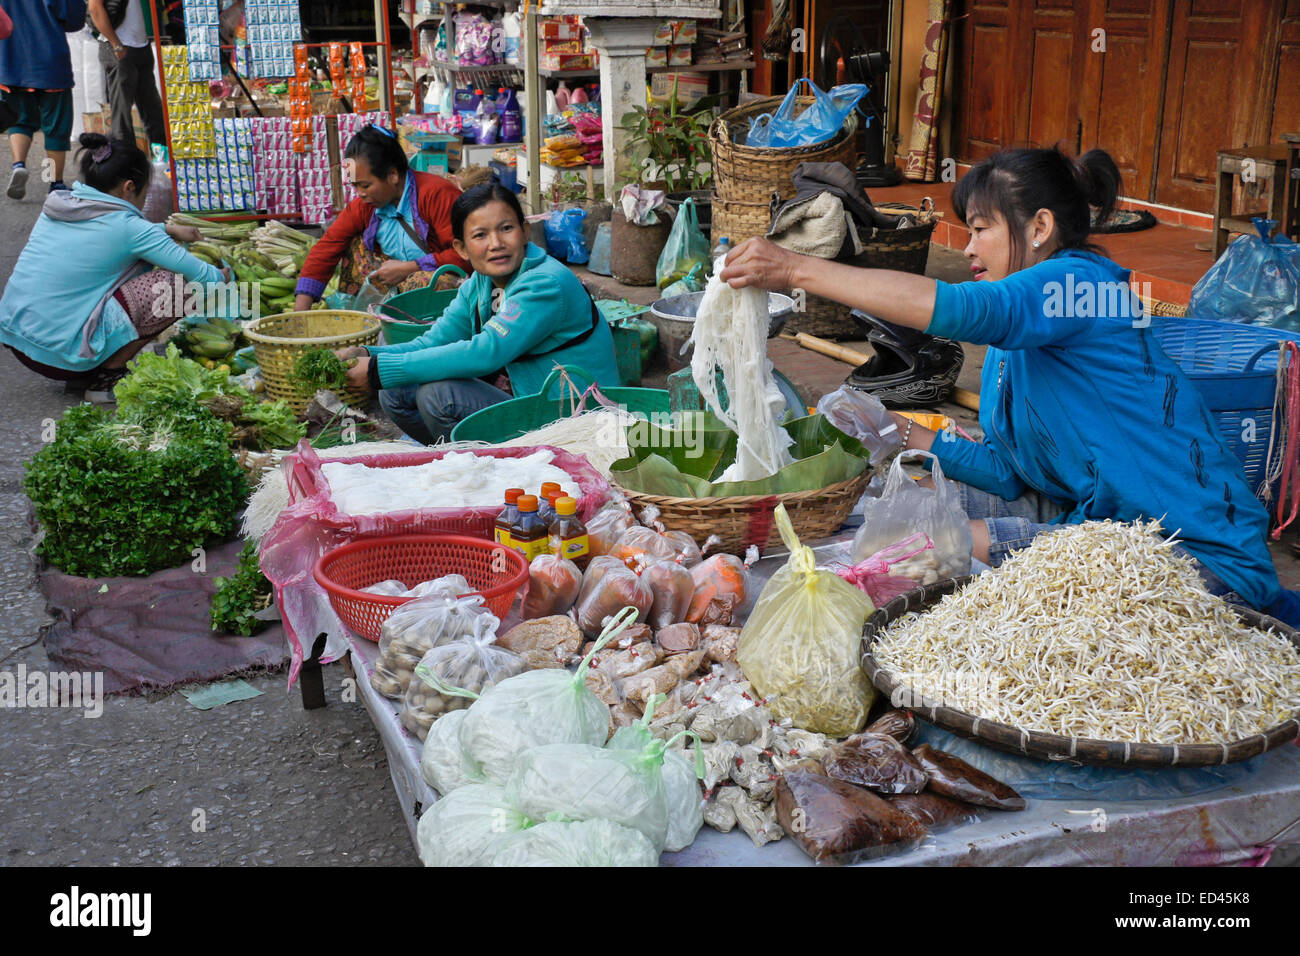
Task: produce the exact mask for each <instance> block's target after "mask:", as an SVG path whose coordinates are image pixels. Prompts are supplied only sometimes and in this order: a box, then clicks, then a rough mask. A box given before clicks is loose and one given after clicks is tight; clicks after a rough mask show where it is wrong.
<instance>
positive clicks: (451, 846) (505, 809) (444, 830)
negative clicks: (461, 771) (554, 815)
mask: <svg viewBox="0 0 1300 956" xmlns="http://www.w3.org/2000/svg"><path fill="white" fill-rule="evenodd" d="M531 822H532V821H530V820H528V819H527V818H526V817H525V816H524V815H523V814H522V813H519V812H518V811H517V810H514V809H512V808H511V806H510V804H508V803H507V802H506V800H505V793H504V791H502V789H501V788H500V787H494V786H491V785H489V784H484V783H477V784H470V785H469V786H465V787H461V788H460V789H459V790H455V791H453V792H452V793H449V794H446V795H445V796H443V798H442V799H441V800H439V801H438V802H437V803H435V804H434V805H433V806H431V807H429V808H428V809H427V810H425V811H424V816H422V817H420V823H419V825H418V826H417V827H416V831H415V833H416V843H417V844H418V845H419V849H420V859H421V860H423V861H424V865H425V866H487V865H489V864H490V863H491V862H492V857H493V855H494V854H495V853H496V851H497V847H498V846H499V845H500V844H501V843H502V841H503V840H504V838H505V837H508V836H510V835H511V834H513V833H518V832H519V831H520V830H523V829H525V828H526V827H528V826H530V825H531Z"/></svg>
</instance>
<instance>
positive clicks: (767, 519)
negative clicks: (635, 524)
mask: <svg viewBox="0 0 1300 956" xmlns="http://www.w3.org/2000/svg"><path fill="white" fill-rule="evenodd" d="M870 480H871V469H870V468H868V469H867V470H866V471H864V472H863V473H862V474H860V475H858V476H857V477H856V478H850V479H849V480H848V481H841V482H838V483H837V484H834V485H827V486H826V487H825V488H818V489H816V490H815V491H796V492H792V493H790V494H784V495H736V496H734V497H730V498H671V497H667V496H664V495H644V494H641V493H640V492H637V491H629V490H628V489H626V488H620V489H619V490H620V491H622V493H623V494H624V495H626V496H627V500H628V503H629V504H631V505H632V507H633V508H635V509H636V510H637V512H638V513H639V512H640V511H641V510H642V509H644V508H645V507H647V506H648V505H654V506H655V507H656V508H658V509H659V519H658V520H659V521H660V522H661V523H662V524H663V526H664V529H665V530H667V531H685V532H687V533H688V534H690V536H691V537H692V538H694V539H695V540H696V541H698V542H700V543H701V544H703V543H704V541H705V539H706V538H708V537H709V536H710V535H717V536H718V537H720V538H721V539H722V543H721V544H719V545H717V546H716V547H715V548H713V549H712V551H713V552H725V553H727V554H735V555H739V556H742V557H743V556H744V554H745V550H746V549H747V548H748V547H749V546H750V545H754V546H755V547H757V548H758V550H759V551H766V550H767V549H768V548H771V547H776V546H778V545H780V544H781V535H780V534H779V533H778V532H777V530H776V521H775V519H774V518H773V512H774V511H775V510H776V506H777V505H782V504H783V505H785V510H786V511H787V512H788V513H789V515H790V523H791V524H792V525H793V526H794V530H795V533H796V534H797V535H798V536H799V539H800V540H801V541H812V540H816V539H817V538H826V537H829V536H830V535H832V534H834V533H835V532H836V531H838V530H839V529H840V526H841V525H842V524H844V519H845V518H847V517H848V516H849V513H850V512H852V511H853V506H854V505H856V504H857V503H858V501H859V499H861V498H862V494H863V492H865V491H866V489H867V483H868V482H869V481H870Z"/></svg>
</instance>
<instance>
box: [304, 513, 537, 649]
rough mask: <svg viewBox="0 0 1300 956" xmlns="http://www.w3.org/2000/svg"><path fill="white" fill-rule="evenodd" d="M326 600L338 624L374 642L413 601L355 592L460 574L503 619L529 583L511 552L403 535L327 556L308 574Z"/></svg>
mask: <svg viewBox="0 0 1300 956" xmlns="http://www.w3.org/2000/svg"><path fill="white" fill-rule="evenodd" d="M312 573H313V574H314V575H315V577H316V581H317V583H319V584H320V586H321V587H323V588H324V589H325V593H327V594H328V595H329V598H330V604H331V605H333V607H334V611H335V613H336V614H338V616H339V618H340V619H341V620H342V621H343V623H344V624H346V625H347V626H348V627H349V628H351V629H352V630H353V631H354V632H356V633H357V634H359V635H361V636H362V637H365V638H369V639H370V640H372V641H378V640H379V629H380V627H381V626H382V625H383V623H384V621H386V620H388V615H390V614H392V613H393V609H394V608H398V607H401V606H402V605H403V604H405V603H406V602H407V601H411V600H414V598H407V597H389V596H387V595H384V594H371V593H369V592H367V591H361V590H359V589H360V588H366V587H370V585H372V584H378V583H379V582H380V581H387V580H389V579H390V578H391V579H394V580H397V581H401V582H402V584H404V585H405V586H406V587H408V588H410V587H414V586H415V585H417V584H419V583H420V582H421V581H431V580H433V579H434V578H440V577H442V576H443V575H447V574H463V575H464V576H465V580H467V581H469V583H470V586H471V587H474V588H476V590H474V591H472V592H470V593H472V594H481V595H483V599H484V603H485V605H486V606H487V609H488V610H489V611H491V612H492V613H493V614H495V615H496V616H497V617H499V618H505V616H506V614H507V612H509V610H510V605H511V604H513V603H514V600H515V595H516V594H517V593H518V592H519V589H520V587H522V586H523V585H524V584H526V583H527V582H528V562H527V560H525V558H524V556H523V555H521V554H520V553H519V552H518V551H515V550H513V549H512V548H507V547H505V546H504V545H500V544H497V543H496V542H495V541H484V540H482V539H480V538H471V537H469V536H467V535H461V534H402V535H389V536H387V537H382V538H362V539H360V540H358V541H352V542H349V543H348V544H345V545H342V546H340V547H337V548H335V549H334V550H333V551H330V552H329V553H328V554H325V555H323V556H322V557H321V559H320V560H319V561H317V562H316V567H315V568H314V569H313V572H312Z"/></svg>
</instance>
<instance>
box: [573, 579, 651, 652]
mask: <svg viewBox="0 0 1300 956" xmlns="http://www.w3.org/2000/svg"><path fill="white" fill-rule="evenodd" d="M653 600H654V594H653V593H652V592H651V591H650V588H649V586H648V585H647V584H646V583H645V582H644V581H642V580H641V578H640V577H639V576H638V575H636V574H635V573H634V572H632V571H629V570H628V569H627V568H609V569H608V570H606V571H604V573H602V574H601V575H600V577H599V578H598V580H597V581H596V583H595V585H594V586H592V587H591V588H590V589H588V588H587V586H586V584H585V583H584V585H583V588H582V596H581V597H579V598H578V606H577V614H578V627H580V628H582V632H583V633H584V634H586V635H587V636H588V637H595V636H596V635H598V634H599V633H600V632H601V629H602V628H603V627H604V626H605V621H606V620H607V619H608V618H611V617H613V616H614V615H616V614H617V613H618V612H619V611H621V610H623V608H625V607H628V606H629V605H630V606H632V607H635V608H636V609H637V621H638V622H640V621H644V620H645V619H646V615H647V614H649V613H650V604H651V602H652V601H653Z"/></svg>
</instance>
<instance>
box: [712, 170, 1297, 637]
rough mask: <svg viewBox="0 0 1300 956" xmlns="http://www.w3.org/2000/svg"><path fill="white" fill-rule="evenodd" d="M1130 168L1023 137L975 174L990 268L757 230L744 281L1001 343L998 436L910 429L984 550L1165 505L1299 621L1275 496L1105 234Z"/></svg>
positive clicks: (1236, 586)
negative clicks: (1279, 565)
mask: <svg viewBox="0 0 1300 956" xmlns="http://www.w3.org/2000/svg"><path fill="white" fill-rule="evenodd" d="M1118 185H1119V174H1118V171H1117V170H1116V168H1115V164H1114V162H1113V161H1112V160H1111V158H1110V157H1109V156H1108V155H1107V154H1106V153H1104V152H1102V151H1100V150H1093V151H1092V152H1090V153H1088V154H1086V155H1085V156H1083V157H1082V159H1081V160H1078V161H1076V160H1073V159H1071V158H1070V157H1068V156H1065V155H1064V154H1062V153H1061V152H1060V151H1059V150H1055V149H1019V150H1006V151H1003V152H1001V153H998V154H997V155H995V156H992V157H990V158H989V159H987V160H985V161H984V162H982V163H980V164H978V165H976V166H975V167H974V168H972V169H971V171H970V172H969V173H967V174H966V176H964V177H963V178H962V180H961V181H960V182H959V183H958V184H957V188H956V190H955V191H954V193H953V206H954V208H955V210H956V212H957V215H958V217H959V218H960V219H961V220H962V222H963V223H965V224H966V225H967V227H968V228H969V229H970V233H971V239H970V242H969V244H968V245H967V246H966V250H965V253H966V256H967V258H968V259H970V260H971V271H972V272H973V273H974V278H975V280H976V281H974V282H964V283H960V284H956V285H953V284H949V283H946V282H938V281H936V280H934V279H929V278H926V277H924V276H917V275H910V274H906V273H902V272H892V271H887V270H877V269H868V270H863V269H857V268H854V267H852V266H848V265H844V264H841V263H836V262H827V261H825V260H822V259H813V258H809V257H805V256H800V255H796V254H794V253H790V252H787V251H786V250H784V249H781V248H780V247H778V246H775V245H773V244H772V243H770V242H767V241H765V240H760V239H754V240H750V241H749V242H746V243H743V244H741V245H740V246H738V247H737V248H736V250H735V251H734V252H732V254H731V255H730V256H729V257H728V259H727V266H726V269H724V270H723V273H722V278H724V279H726V280H728V281H729V282H730V283H731V284H732V285H733V286H736V287H740V286H745V285H757V286H760V287H763V288H768V289H778V288H791V287H796V288H801V289H804V290H805V291H807V292H809V293H812V294H816V295H824V296H826V297H828V298H832V299H836V300H837V301H840V302H843V303H846V304H848V305H851V306H854V307H856V308H858V309H861V310H862V311H864V312H867V313H870V314H871V315H875V316H879V317H880V318H882V319H884V320H886V321H889V322H893V323H896V324H897V325H901V326H906V327H908V328H912V329H920V330H923V331H925V332H927V333H929V334H932V335H938V336H944V337H946V338H953V339H959V340H961V341H964V342H971V343H974V344H977V345H987V346H989V348H988V352H987V355H986V357H985V360H984V371H983V378H982V382H981V388H980V425H981V427H982V428H983V430H984V435H985V437H984V440H983V441H982V442H972V441H966V440H962V439H953V437H952V436H951V435H947V434H945V435H938V434H936V433H935V432H932V431H930V430H928V429H925V428H922V427H921V426H919V425H914V424H912V422H911V421H910V420H907V419H903V418H902V417H897V422H898V425H899V428H900V430H901V431H902V433H903V435H904V440H905V444H906V447H908V448H919V449H922V450H926V451H931V452H933V453H934V454H935V455H936V457H937V458H938V460H939V463H940V464H941V466H942V467H943V472H944V474H945V475H946V476H948V477H950V478H952V479H955V480H956V481H957V482H959V483H960V486H959V487H960V489H961V492H962V503H963V505H964V506H965V508H966V512H967V515H968V516H969V517H970V518H971V519H973V520H972V521H971V534H972V538H973V539H974V556H975V557H977V558H979V559H980V560H982V561H984V562H986V563H988V564H992V565H997V564H999V563H1001V561H1002V560H1003V559H1004V558H1005V557H1006V556H1007V555H1008V554H1009V553H1010V552H1012V551H1014V550H1016V549H1018V548H1023V547H1025V546H1026V545H1028V544H1029V542H1030V541H1031V540H1032V539H1033V537H1034V536H1035V535H1037V534H1039V533H1041V532H1043V531H1046V530H1050V529H1051V528H1052V527H1053V526H1055V525H1059V524H1061V523H1076V522H1081V521H1087V520H1094V519H1105V518H1110V519H1114V520H1118V521H1136V520H1140V519H1145V518H1159V519H1160V521H1161V524H1162V526H1163V527H1164V528H1165V529H1166V530H1167V531H1168V532H1175V531H1176V532H1178V537H1179V538H1180V539H1181V541H1182V543H1183V547H1184V549H1185V551H1186V552H1187V553H1189V554H1190V555H1191V556H1192V557H1193V558H1195V559H1196V561H1197V563H1198V565H1199V567H1200V570H1201V574H1202V578H1203V579H1204V580H1205V583H1206V585H1207V586H1208V587H1209V588H1210V590H1211V591H1213V592H1215V593H1218V594H1222V595H1224V596H1225V597H1227V598H1229V599H1240V600H1241V601H1244V602H1245V603H1246V604H1249V605H1251V606H1252V607H1255V608H1257V609H1260V610H1265V611H1268V612H1269V613H1272V614H1274V615H1275V616H1278V617H1281V618H1282V619H1283V620H1286V621H1288V623H1292V624H1300V614H1297V613H1296V612H1297V610H1298V609H1300V603H1296V602H1294V598H1293V595H1292V593H1291V592H1287V591H1284V590H1283V589H1282V588H1281V586H1280V585H1279V584H1278V579H1277V572H1276V571H1275V569H1274V567H1273V562H1272V559H1271V557H1270V555H1269V552H1268V548H1267V547H1266V545H1265V534H1266V533H1267V531H1268V514H1267V512H1266V511H1265V510H1264V508H1263V506H1262V505H1261V504H1260V503H1259V502H1258V501H1257V500H1256V498H1255V497H1254V494H1253V489H1251V488H1249V487H1248V486H1247V485H1246V481H1245V478H1244V476H1243V473H1242V469H1241V465H1240V463H1239V462H1238V460H1237V458H1236V457H1235V456H1234V455H1233V453H1232V451H1231V450H1230V449H1229V448H1228V447H1227V446H1226V445H1225V443H1224V441H1223V438H1222V436H1221V435H1220V433H1219V430H1218V427H1217V426H1216V425H1215V423H1214V420H1213V419H1212V418H1211V416H1210V412H1209V410H1208V408H1207V406H1206V404H1205V402H1204V401H1203V400H1202V398H1201V396H1200V393H1199V392H1198V391H1197V389H1196V387H1195V386H1194V385H1193V384H1192V382H1191V381H1190V380H1189V379H1188V378H1187V376H1186V375H1184V374H1183V372H1182V370H1181V369H1180V368H1179V367H1178V365H1177V364H1176V363H1175V362H1174V361H1173V360H1172V359H1170V358H1169V357H1168V356H1166V355H1165V353H1164V352H1163V351H1161V349H1160V346H1159V345H1158V344H1157V342H1156V341H1155V339H1154V337H1153V336H1152V335H1151V330H1150V328H1149V324H1150V321H1151V320H1150V318H1149V317H1147V316H1146V315H1144V313H1143V312H1142V309H1141V306H1140V303H1138V302H1137V300H1136V297H1135V296H1134V295H1133V294H1132V292H1131V290H1130V289H1129V286H1128V280H1129V272H1128V270H1126V269H1121V268H1120V267H1119V266H1118V265H1116V264H1115V263H1114V262H1111V261H1110V260H1109V259H1106V258H1104V257H1103V256H1101V255H1099V254H1098V253H1097V252H1096V251H1094V247H1093V246H1091V244H1090V243H1089V241H1088V233H1089V224H1090V213H1091V210H1090V206H1092V207H1098V208H1099V209H1100V210H1101V212H1100V215H1101V217H1102V218H1103V219H1104V218H1106V217H1107V216H1108V215H1109V214H1110V211H1111V210H1112V209H1113V207H1114V204H1115V199H1116V195H1117V190H1118Z"/></svg>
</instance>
